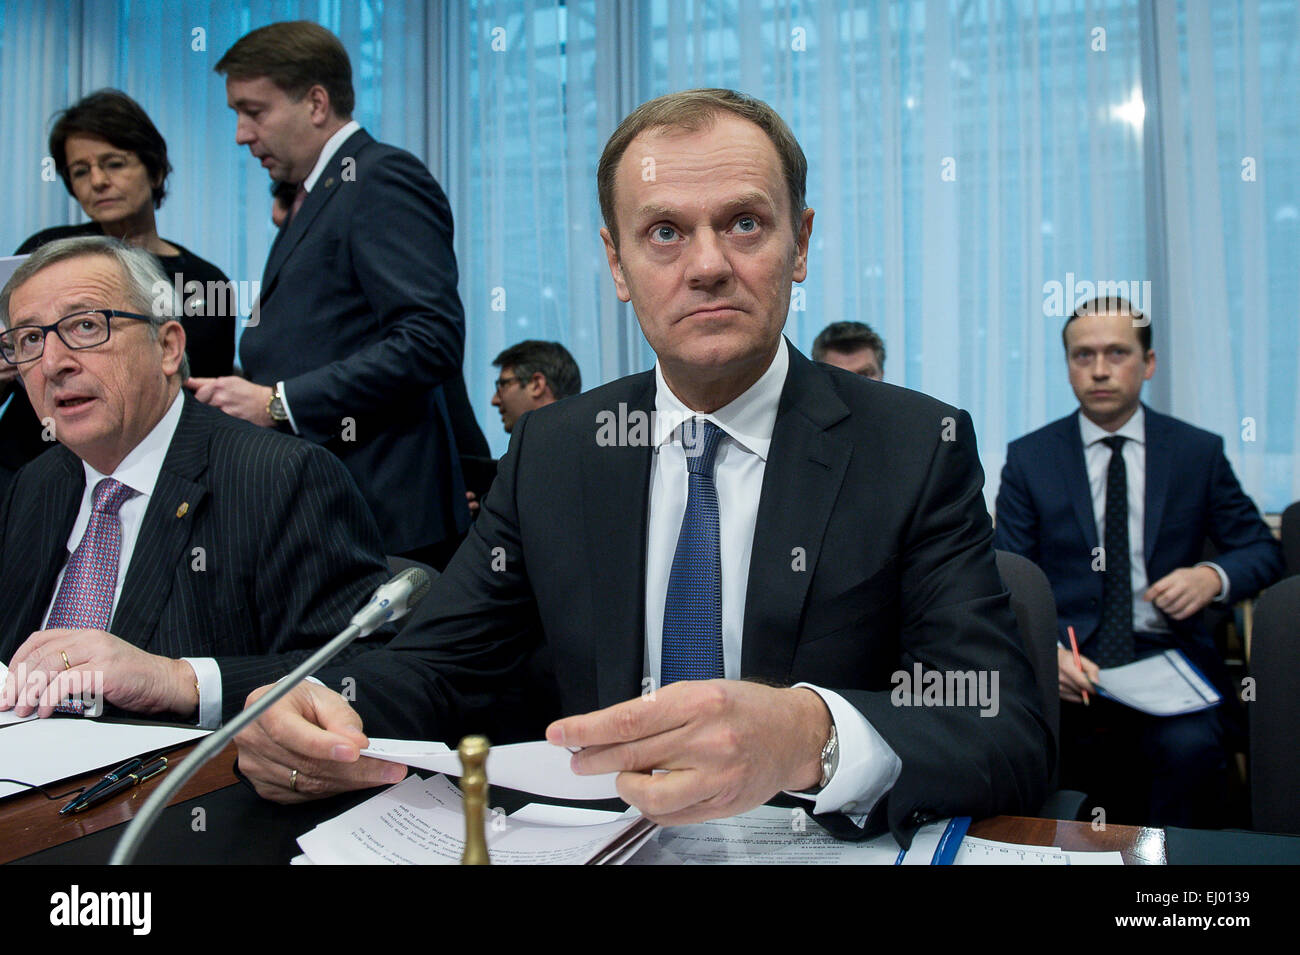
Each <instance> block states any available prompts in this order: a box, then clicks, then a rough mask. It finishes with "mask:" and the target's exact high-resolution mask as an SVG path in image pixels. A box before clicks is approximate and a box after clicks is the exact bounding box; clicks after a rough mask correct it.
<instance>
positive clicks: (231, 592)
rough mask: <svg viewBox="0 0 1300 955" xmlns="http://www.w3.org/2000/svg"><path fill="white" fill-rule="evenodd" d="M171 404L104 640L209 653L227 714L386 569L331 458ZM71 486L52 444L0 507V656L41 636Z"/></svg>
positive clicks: (335, 626)
mask: <svg viewBox="0 0 1300 955" xmlns="http://www.w3.org/2000/svg"><path fill="white" fill-rule="evenodd" d="M183 400H184V402H185V406H184V408H183V410H182V412H181V420H180V423H179V424H178V426H177V429H176V434H175V436H174V437H173V439H172V443H171V447H170V448H168V450H167V456H166V458H165V459H164V461H163V467H162V471H161V472H160V474H159V476H158V484H157V486H156V487H155V489H154V494H153V496H152V498H151V499H150V501H149V506H148V509H147V510H146V512H145V517H144V523H143V524H142V525H141V527H140V536H139V537H138V538H137V540H136V545H135V550H134V551H133V553H132V558H131V564H130V567H129V568H128V569H127V575H126V579H125V581H124V582H123V585H122V594H121V597H120V598H119V600H118V602H117V606H116V607H115V608H114V613H113V620H112V622H111V624H110V626H109V632H111V633H113V634H115V635H116V636H119V637H121V638H122V639H123V640H126V641H128V642H129V643H132V644H134V645H136V646H138V647H140V648H142V649H144V650H147V651H149V652H150V653H156V654H160V655H162V656H168V657H181V656H191V657H204V656H210V657H215V658H216V660H217V663H218V665H219V666H220V667H221V683H222V704H223V718H229V717H230V716H231V715H233V714H234V713H237V712H238V711H239V710H240V709H241V708H242V707H243V705H244V699H245V697H247V695H248V693H249V691H250V690H253V689H255V688H256V687H259V686H262V685H264V684H266V683H270V682H273V681H274V680H277V679H279V678H280V677H281V676H283V675H284V674H285V673H287V672H288V671H289V670H290V669H292V668H293V667H294V666H295V665H297V664H298V663H300V662H301V661H302V660H304V659H306V657H307V656H308V655H309V653H310V651H311V650H314V649H316V648H317V647H320V646H321V645H322V644H324V643H326V642H327V641H328V640H329V639H330V638H331V637H333V636H334V635H335V634H336V633H338V632H339V631H340V630H342V629H343V628H344V627H345V626H347V622H348V620H349V618H350V617H351V615H352V614H353V613H354V612H355V611H356V610H357V609H358V608H359V607H360V606H361V605H362V604H363V603H365V601H366V600H367V599H368V598H369V596H370V594H371V593H372V592H373V591H374V589H375V587H377V586H378V585H379V584H380V583H382V582H383V581H384V579H385V578H386V576H387V566H386V564H385V563H384V555H383V550H382V548H381V547H380V543H379V532H378V530H377V529H376V528H375V523H374V519H373V518H372V517H371V516H370V514H369V512H368V511H367V510H366V507H365V504H364V503H363V502H362V500H361V497H360V495H359V494H358V493H357V489H356V487H355V485H353V483H352V481H351V479H350V478H349V477H348V475H347V472H346V471H345V470H344V469H343V468H342V466H341V465H340V464H339V463H338V461H336V460H334V458H333V457H331V456H330V455H329V454H326V453H325V452H323V451H321V450H320V449H319V448H317V447H314V446H313V445H311V444H309V443H307V442H305V441H300V440H298V439H296V438H289V437H286V436H284V435H280V434H275V433H274V432H271V431H267V430H265V429H263V428H258V427H255V426H253V425H250V424H246V423H244V422H242V421H239V420H237V419H235V418H231V417H229V416H228V415H225V414H223V413H222V412H220V411H216V410H214V409H212V408H209V407H207V406H205V405H203V404H200V403H199V402H197V401H195V400H194V398H193V397H192V396H190V395H189V394H188V393H186V394H184V395H183ZM85 486H86V481H85V471H84V469H83V468H82V464H81V460H80V459H79V458H78V457H77V456H76V455H74V454H73V453H72V452H71V451H69V450H68V449H67V448H65V447H63V446H62V445H58V446H56V447H55V448H53V449H52V450H50V451H49V452H48V453H46V454H43V455H41V456H40V457H39V458H37V459H36V460H35V461H33V462H32V463H31V464H29V465H28V466H27V467H25V468H23V469H22V470H21V471H19V472H18V475H17V476H16V477H15V478H14V481H13V484H12V485H11V487H10V488H9V491H8V493H6V494H5V495H4V497H3V499H2V500H0V606H3V607H4V608H5V610H4V613H3V614H2V615H0V659H3V660H5V661H6V662H8V661H9V660H10V659H11V658H12V657H13V654H14V651H15V650H17V648H18V646H19V645H20V644H21V643H22V642H23V641H24V640H26V639H27V637H28V636H29V635H30V634H31V633H32V632H34V631H36V630H39V629H40V628H41V624H42V622H43V620H44V617H45V612H46V610H47V608H48V607H49V604H50V600H51V598H52V597H53V595H54V584H55V581H56V579H57V578H58V574H59V571H60V570H61V569H62V567H63V565H64V563H65V562H66V561H67V557H68V551H67V546H66V545H67V540H68V534H69V533H71V531H72V525H73V523H74V521H75V520H76V516H77V511H78V509H79V508H80V506H81V498H82V494H83V492H84V490H85ZM183 503H186V504H188V505H189V506H188V508H187V509H186V512H185V514H184V515H183V516H178V515H177V512H178V509H179V508H180V506H181V505H182V504H183ZM197 548H203V550H202V551H201V552H200V551H198V550H197Z"/></svg>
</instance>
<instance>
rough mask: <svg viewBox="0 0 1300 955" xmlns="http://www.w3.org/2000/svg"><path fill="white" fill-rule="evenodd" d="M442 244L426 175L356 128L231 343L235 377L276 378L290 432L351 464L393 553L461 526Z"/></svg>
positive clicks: (451, 313) (450, 319) (451, 304)
mask: <svg viewBox="0 0 1300 955" xmlns="http://www.w3.org/2000/svg"><path fill="white" fill-rule="evenodd" d="M451 240H452V219H451V210H450V208H449V207H448V205H447V198H446V196H444V195H443V193H442V189H440V188H439V187H438V184H437V183H436V182H434V180H433V177H432V176H430V175H429V171H428V170H427V169H425V168H424V166H423V164H421V163H420V162H419V160H417V159H416V158H415V157H414V156H412V155H411V154H410V153H407V152H404V151H402V150H400V149H395V148H393V147H392V146H385V145H384V144H382V143H377V142H375V141H374V140H373V139H371V138H370V135H369V134H368V133H366V132H365V131H358V132H356V133H354V134H353V135H352V136H350V137H349V138H348V139H347V141H346V142H345V143H344V144H343V145H342V147H340V148H339V150H338V152H336V153H335V154H334V156H333V158H332V159H331V161H330V162H329V164H328V165H327V166H326V168H325V169H324V171H323V172H322V174H321V176H320V178H319V179H318V180H317V182H316V186H315V188H313V189H312V190H311V192H310V193H308V195H307V199H306V201H304V202H303V205H302V208H301V209H300V210H299V211H298V214H297V215H295V216H294V217H293V219H292V220H291V221H290V223H289V225H288V226H287V228H284V229H282V230H281V232H280V234H279V236H278V237H277V238H276V240H275V244H274V245H273V246H272V247H271V253H270V255H269V257H268V258H267V261H266V271H265V274H264V275H263V277H262V289H261V299H260V303H259V310H258V314H257V316H256V324H255V325H254V324H251V323H252V322H253V321H254V319H252V318H250V319H249V321H250V327H248V328H245V330H244V335H243V338H242V340H241V343H240V359H241V365H242V367H243V369H244V372H245V374H247V375H248V377H249V378H250V379H251V380H253V381H255V382H257V383H259V384H263V385H271V386H274V385H275V383H276V382H277V381H283V382H284V383H285V386H284V390H285V395H286V396H287V398H288V401H289V410H290V413H291V414H292V415H293V420H294V423H295V424H296V425H297V427H298V432H299V434H300V435H301V436H302V437H304V438H306V439H308V440H309V441H314V442H316V443H317V444H322V445H324V446H325V447H327V448H329V449H330V450H331V451H333V452H334V453H335V454H336V455H338V457H339V458H340V459H341V460H342V461H343V463H344V464H345V465H347V468H348V470H349V471H350V472H351V473H352V476H353V478H354V479H355V480H356V482H357V487H359V488H360V489H361V494H362V496H363V497H364V498H365V499H366V503H367V504H369V505H370V508H371V510H372V511H373V512H374V515H375V518H376V520H377V521H378V523H379V530H380V532H381V533H382V535H383V539H384V546H385V547H386V548H387V550H388V553H390V554H395V553H402V552H405V551H411V550H415V549H417V548H421V547H426V546H428V545H431V544H436V543H438V542H440V541H444V540H448V539H450V538H453V537H457V536H459V535H460V534H463V533H464V531H465V528H466V527H467V526H468V525H469V510H468V508H467V506H466V503H465V487H464V482H463V481H462V479H461V473H460V465H459V462H458V460H457V449H456V443H455V439H454V438H453V432H452V424H451V419H450V418H449V416H448V412H447V405H446V402H445V400H444V397H443V393H442V389H441V388H440V387H439V385H440V383H441V382H443V381H444V380H447V379H449V378H455V377H456V376H458V375H459V374H460V370H461V359H462V357H463V352H464V344H465V318H464V313H463V311H462V309H461V304H460V296H459V295H458V293H457V291H456V281H457V273H456V257H455V254H454V252H453V251H452V243H451Z"/></svg>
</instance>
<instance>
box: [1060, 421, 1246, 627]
mask: <svg viewBox="0 0 1300 955" xmlns="http://www.w3.org/2000/svg"><path fill="white" fill-rule="evenodd" d="M1079 434H1080V437H1081V438H1082V440H1083V454H1084V460H1085V462H1086V464H1087V467H1088V486H1089V488H1090V489H1091V491H1092V516H1093V520H1094V521H1096V524H1097V542H1098V543H1099V544H1100V545H1102V546H1104V545H1105V543H1106V475H1107V472H1108V471H1109V469H1110V456H1111V450H1110V448H1109V447H1108V446H1107V445H1106V444H1104V443H1103V441H1104V439H1106V438H1109V437H1111V436H1112V435H1116V436H1119V437H1123V438H1127V439H1128V440H1126V441H1125V442H1124V443H1123V445H1121V446H1120V453H1121V454H1122V455H1123V457H1124V474H1125V476H1126V477H1127V478H1128V554H1129V556H1128V560H1129V580H1130V582H1131V583H1132V586H1133V631H1134V632H1135V633H1168V632H1169V624H1167V623H1166V622H1165V618H1164V615H1163V614H1161V613H1160V611H1159V610H1157V609H1156V605H1155V604H1153V603H1151V601H1149V600H1143V599H1142V595H1143V594H1145V593H1146V591H1147V587H1148V586H1150V584H1151V581H1148V580H1147V561H1146V556H1145V554H1146V543H1145V541H1144V539H1143V527H1144V524H1143V520H1144V518H1145V515H1146V485H1147V481H1146V475H1147V451H1146V436H1147V429H1146V412H1145V411H1144V410H1143V408H1142V406H1141V405H1138V408H1137V411H1135V412H1133V417H1131V418H1129V419H1128V421H1126V422H1124V425H1123V426H1122V427H1120V428H1118V429H1116V430H1115V431H1107V430H1105V429H1104V428H1102V427H1101V426H1100V425H1097V424H1094V423H1093V422H1092V421H1090V420H1088V418H1087V416H1086V415H1084V413H1083V412H1082V411H1080V412H1079ZM1197 566H1198V567H1199V566H1206V567H1211V568H1213V569H1214V571H1215V573H1217V574H1218V575H1219V585H1220V586H1219V596H1218V597H1216V598H1215V600H1218V601H1224V600H1227V597H1228V575H1227V574H1226V573H1224V570H1223V568H1222V567H1220V566H1219V565H1218V564H1216V563H1213V562H1211V561H1203V562H1202V563H1201V564H1198V565H1197Z"/></svg>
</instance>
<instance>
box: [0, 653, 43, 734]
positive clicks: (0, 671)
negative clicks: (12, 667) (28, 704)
mask: <svg viewBox="0 0 1300 955" xmlns="http://www.w3.org/2000/svg"><path fill="white" fill-rule="evenodd" d="M8 677H9V668H8V667H7V666H5V665H4V664H3V663H0V688H2V687H3V686H4V685H5V680H6V679H7V678H8ZM34 719H36V714H35V712H33V713H32V714H31V715H30V716H15V715H14V711H13V710H4V711H3V712H0V726H8V725H9V724H10V723H25V722H27V721H28V720H34Z"/></svg>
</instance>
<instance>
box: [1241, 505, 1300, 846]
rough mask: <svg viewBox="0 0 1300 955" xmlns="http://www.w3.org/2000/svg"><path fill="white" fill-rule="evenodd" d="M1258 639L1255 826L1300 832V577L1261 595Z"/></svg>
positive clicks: (1251, 710) (1253, 717)
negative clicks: (1299, 732)
mask: <svg viewBox="0 0 1300 955" xmlns="http://www.w3.org/2000/svg"><path fill="white" fill-rule="evenodd" d="M1294 506H1295V505H1292V507H1294ZM1254 643H1255V646H1254V649H1253V652H1252V656H1251V661H1250V674H1251V676H1252V677H1254V678H1255V686H1254V691H1255V699H1254V700H1252V701H1249V702H1247V703H1246V712H1247V714H1248V715H1249V717H1250V771H1251V782H1250V807H1251V816H1252V827H1253V828H1254V829H1255V830H1256V831H1260V832H1286V833H1292V834H1295V835H1300V760H1298V759H1297V758H1296V742H1295V736H1296V729H1297V727H1300V577H1285V578H1283V579H1282V580H1280V581H1278V582H1277V583H1276V584H1274V585H1273V586H1272V587H1270V588H1268V589H1267V590H1266V591H1264V592H1263V593H1262V594H1260V595H1259V597H1258V598H1256V600H1255V638H1254Z"/></svg>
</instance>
